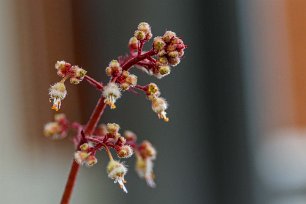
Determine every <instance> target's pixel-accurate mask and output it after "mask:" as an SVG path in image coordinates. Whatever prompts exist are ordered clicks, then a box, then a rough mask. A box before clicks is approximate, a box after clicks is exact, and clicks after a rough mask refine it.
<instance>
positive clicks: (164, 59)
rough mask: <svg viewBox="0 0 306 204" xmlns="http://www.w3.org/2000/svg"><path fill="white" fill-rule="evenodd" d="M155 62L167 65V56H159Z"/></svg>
mask: <svg viewBox="0 0 306 204" xmlns="http://www.w3.org/2000/svg"><path fill="white" fill-rule="evenodd" d="M157 62H158V64H160V65H167V64H168V59H167V57H159V58H158V61H157Z"/></svg>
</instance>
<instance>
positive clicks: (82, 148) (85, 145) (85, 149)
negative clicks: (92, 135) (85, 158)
mask: <svg viewBox="0 0 306 204" xmlns="http://www.w3.org/2000/svg"><path fill="white" fill-rule="evenodd" d="M88 149H89V144H88V143H84V144H82V145H80V150H82V151H87V150H88Z"/></svg>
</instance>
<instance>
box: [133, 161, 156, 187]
mask: <svg viewBox="0 0 306 204" xmlns="http://www.w3.org/2000/svg"><path fill="white" fill-rule="evenodd" d="M135 170H136V172H137V174H138V176H139V177H140V178H145V180H146V182H147V185H148V186H150V187H151V188H154V187H155V186H156V184H155V182H154V173H153V161H152V159H151V158H146V159H143V158H142V157H140V156H136V166H135Z"/></svg>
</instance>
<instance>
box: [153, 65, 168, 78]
mask: <svg viewBox="0 0 306 204" xmlns="http://www.w3.org/2000/svg"><path fill="white" fill-rule="evenodd" d="M170 71H171V69H170V67H169V66H168V65H162V66H160V67H159V68H158V72H157V73H156V74H154V75H155V76H156V77H157V78H158V79H161V78H162V77H164V76H167V75H168V74H170Z"/></svg>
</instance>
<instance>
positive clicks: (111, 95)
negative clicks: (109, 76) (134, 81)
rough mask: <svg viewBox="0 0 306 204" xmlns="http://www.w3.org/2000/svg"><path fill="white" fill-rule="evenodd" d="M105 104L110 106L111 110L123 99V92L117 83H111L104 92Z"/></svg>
mask: <svg viewBox="0 0 306 204" xmlns="http://www.w3.org/2000/svg"><path fill="white" fill-rule="evenodd" d="M102 95H103V97H104V98H105V99H104V102H105V103H106V104H107V105H109V106H110V108H111V109H115V108H116V105H115V103H116V101H117V99H119V98H120V97H121V92H120V89H119V87H118V85H117V84H116V83H113V82H110V83H108V84H107V85H106V86H105V87H104V88H103V92H102Z"/></svg>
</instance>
